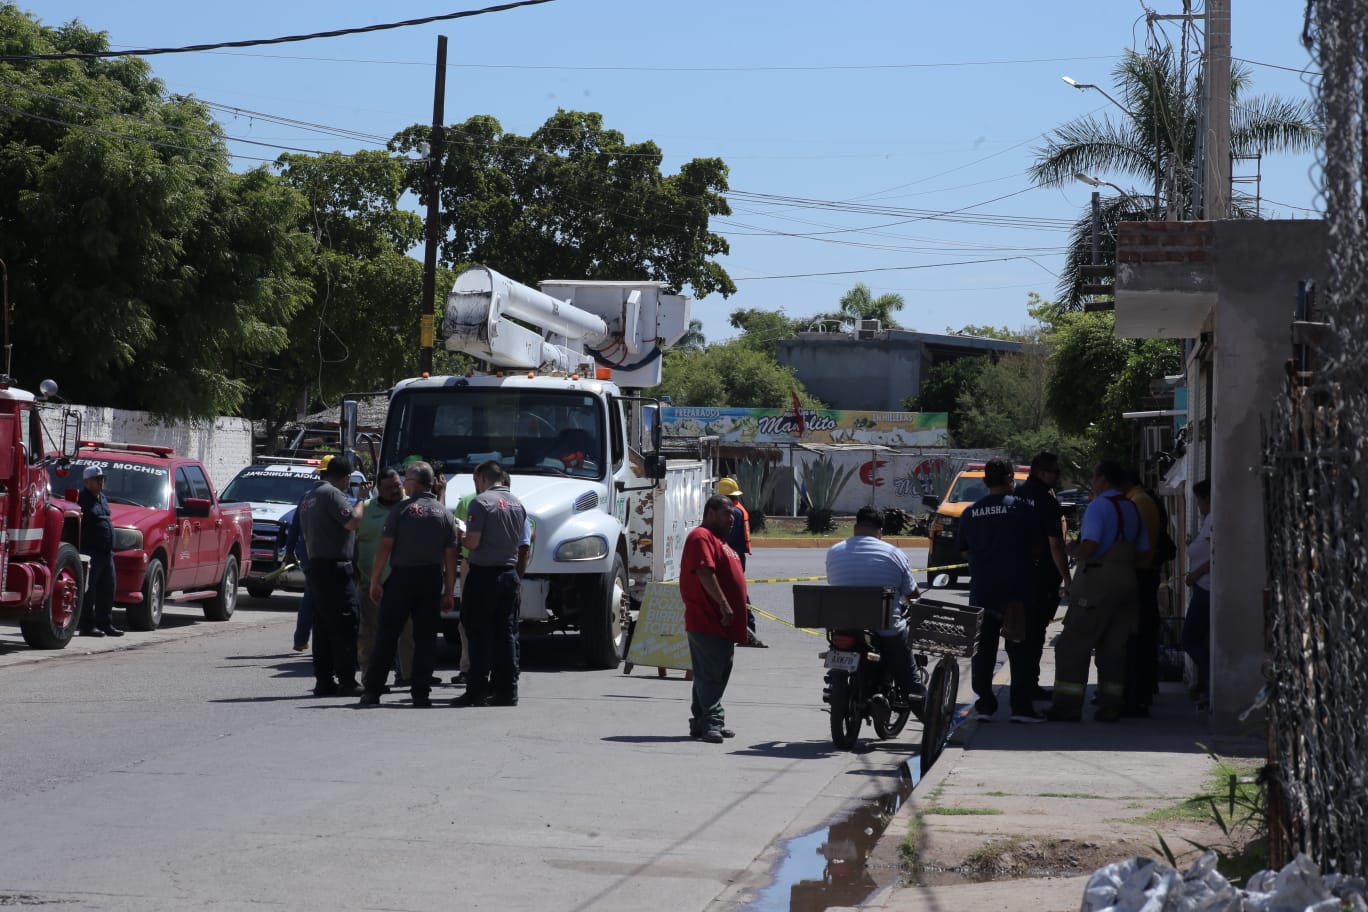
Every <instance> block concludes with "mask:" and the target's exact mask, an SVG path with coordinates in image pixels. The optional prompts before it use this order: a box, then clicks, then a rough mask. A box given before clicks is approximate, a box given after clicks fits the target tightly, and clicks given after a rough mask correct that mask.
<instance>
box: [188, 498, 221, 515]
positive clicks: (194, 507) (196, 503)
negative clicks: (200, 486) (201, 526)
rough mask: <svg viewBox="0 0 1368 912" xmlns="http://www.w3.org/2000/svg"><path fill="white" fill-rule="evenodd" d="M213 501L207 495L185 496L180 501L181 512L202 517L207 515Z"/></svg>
mask: <svg viewBox="0 0 1368 912" xmlns="http://www.w3.org/2000/svg"><path fill="white" fill-rule="evenodd" d="M213 505H214V504H213V501H211V500H209V498H207V497H187V498H185V500H184V501H183V502H182V503H181V512H182V513H183V514H185V515H186V516H196V517H204V516H208V515H209V508H210V507H212V506H213Z"/></svg>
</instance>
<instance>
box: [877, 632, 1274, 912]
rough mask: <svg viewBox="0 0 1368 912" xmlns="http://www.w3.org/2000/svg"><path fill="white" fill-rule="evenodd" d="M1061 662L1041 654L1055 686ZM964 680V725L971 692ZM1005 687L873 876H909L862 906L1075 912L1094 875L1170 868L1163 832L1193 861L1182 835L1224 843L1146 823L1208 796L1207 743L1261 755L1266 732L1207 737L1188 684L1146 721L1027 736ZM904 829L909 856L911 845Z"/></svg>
mask: <svg viewBox="0 0 1368 912" xmlns="http://www.w3.org/2000/svg"><path fill="white" fill-rule="evenodd" d="M1051 632H1052V633H1056V632H1057V629H1052V631H1051ZM1051 641H1053V637H1051ZM1053 652H1054V651H1053V649H1052V648H1051V647H1049V646H1047V647H1046V650H1045V656H1044V659H1043V663H1042V664H1043V666H1044V667H1043V668H1042V676H1041V682H1042V684H1044V685H1046V686H1048V685H1049V684H1050V683H1051V682H1052V681H1053V678H1054V654H1053ZM966 670H967V669H966ZM1094 674H1095V672H1094ZM963 680H964V683H963V684H962V686H961V689H960V695H959V699H960V702H961V704H963V705H964V708H962V709H961V713H962V714H964V715H965V716H967V714H968V708H967V707H968V706H969V705H972V702H973V700H974V695H973V692H972V690H971V689H970V687H969V684H968V681H967V676H966V677H965V678H964V679H963ZM1006 680H1007V672H1006V669H1005V667H1004V668H1003V669H1002V670H1001V671H1000V672H999V674H998V677H997V678H996V679H995V684H996V685H997V689H998V691H999V693H998V700H999V703H1000V704H1001V708H1000V709H999V710H998V713H997V716H996V717H995V719H994V720H993V721H991V722H976V721H973V720H971V719H968V718H965V721H963V722H962V723H961V725H960V726H959V728H958V730H957V731H956V733H955V734H954V735H953V736H952V738H951V742H950V745H949V746H948V747H946V749H945V753H944V754H943V755H942V756H941V758H940V759H939V760H938V761H937V762H936V764H935V766H934V767H933V768H932V770H931V771H930V773H928V775H927V776H926V778H925V779H924V780H923V781H922V782H921V783H919V784H918V785H917V787H916V789H915V790H914V792H913V793H912V797H911V799H910V800H909V801H908V802H906V803H905V804H904V805H903V807H902V808H900V809H899V811H898V813H897V815H896V816H895V818H894V819H893V821H892V822H891V823H890V824H889V826H888V828H887V830H885V832H884V835H883V838H882V839H881V840H880V842H879V844H878V846H877V847H876V848H875V850H874V852H873V853H872V854H871V857H870V859H869V867H870V868H871V869H878V868H882V869H883V870H889V869H892V868H896V867H897V866H899V865H901V866H902V868H903V870H904V872H905V873H904V876H903V878H902V879H901V881H900V882H899V883H898V884H895V885H894V886H891V887H888V888H886V889H884V890H883V891H881V892H880V893H877V894H875V895H874V896H873V897H871V899H870V900H869V901H867V902H866V903H865V904H864V905H862V906H861V908H868V909H887V910H898V912H913V910H938V912H939V910H978V909H992V910H1000V912H1014V910H1021V912H1027V910H1029V912H1049V910H1060V912H1065V910H1076V909H1078V908H1079V904H1080V902H1081V901H1082V898H1083V888H1084V884H1085V883H1086V882H1087V879H1088V877H1089V876H1091V874H1092V873H1093V871H1095V870H1096V869H1097V868H1099V867H1101V866H1102V865H1105V864H1109V863H1111V862H1114V861H1122V860H1125V859H1127V858H1131V857H1133V856H1135V855H1145V856H1149V857H1151V858H1162V857H1163V856H1162V855H1161V853H1160V851H1159V848H1158V846H1159V839H1158V836H1157V835H1156V831H1158V832H1159V833H1162V835H1163V837H1164V840H1165V841H1166V842H1167V843H1168V845H1169V847H1170V848H1171V849H1172V850H1173V851H1174V852H1176V853H1179V854H1180V857H1181V855H1182V852H1183V850H1184V849H1188V850H1189V855H1191V856H1192V857H1195V855H1196V852H1195V850H1191V846H1190V845H1189V844H1188V843H1186V842H1184V841H1183V840H1184V837H1187V838H1189V839H1192V840H1194V841H1196V842H1205V843H1208V844H1209V843H1211V842H1213V841H1216V842H1219V841H1220V839H1221V834H1220V833H1219V831H1218V830H1216V828H1215V827H1213V826H1211V825H1209V824H1201V823H1196V822H1188V821H1182V820H1177V819H1166V820H1162V821H1160V822H1150V821H1146V820H1144V819H1143V818H1145V816H1146V815H1147V814H1151V813H1152V812H1155V811H1164V810H1170V809H1173V808H1174V807H1175V806H1177V805H1179V804H1181V803H1182V802H1184V801H1187V800H1188V799H1190V798H1193V797H1195V796H1197V795H1202V794H1209V793H1210V792H1211V789H1212V788H1213V773H1214V768H1215V763H1214V761H1213V760H1212V759H1211V758H1210V756H1209V755H1208V753H1207V751H1206V750H1205V749H1204V747H1203V746H1202V745H1205V746H1206V747H1209V748H1211V749H1212V750H1213V751H1215V752H1216V753H1217V754H1219V755H1221V756H1223V757H1262V756H1263V750H1262V748H1263V744H1262V741H1261V740H1260V737H1259V736H1257V735H1256V734H1255V733H1257V732H1259V731H1261V727H1259V728H1253V729H1252V730H1251V732H1252V735H1251V737H1249V738H1246V739H1231V738H1218V737H1216V736H1214V735H1212V734H1211V733H1210V732H1209V731H1208V729H1207V726H1206V723H1205V719H1204V717H1203V716H1202V715H1200V714H1199V713H1198V712H1196V711H1195V709H1194V708H1193V705H1192V703H1191V702H1190V701H1189V699H1188V697H1187V694H1186V690H1185V689H1184V687H1183V685H1182V684H1181V683H1166V684H1164V685H1162V688H1163V692H1162V693H1161V694H1160V695H1159V696H1157V697H1156V698H1155V703H1154V706H1153V708H1152V710H1151V712H1152V716H1151V718H1148V719H1123V720H1122V721H1121V722H1120V723H1115V724H1106V723H1099V722H1094V721H1093V720H1092V718H1091V717H1092V712H1091V708H1089V709H1087V710H1085V712H1084V721H1083V722H1077V723H1058V722H1050V723H1045V724H1038V725H1020V724H1012V723H1009V722H1008V721H1007V716H1008V712H1007V694H1006V692H1005V683H1006ZM1089 692H1090V694H1091V688H1090V689H1089ZM909 831H911V832H915V833H916V834H917V835H916V837H915V839H914V840H912V841H914V842H915V845H916V851H915V853H914V855H915V857H914V858H908V857H907V852H906V849H905V846H904V843H905V842H907V841H908V835H909ZM909 869H910V871H909Z"/></svg>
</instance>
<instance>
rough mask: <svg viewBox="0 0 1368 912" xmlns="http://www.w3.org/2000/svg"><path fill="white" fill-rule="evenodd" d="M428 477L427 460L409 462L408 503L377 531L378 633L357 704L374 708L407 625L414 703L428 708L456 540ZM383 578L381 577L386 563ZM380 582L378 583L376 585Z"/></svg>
mask: <svg viewBox="0 0 1368 912" xmlns="http://www.w3.org/2000/svg"><path fill="white" fill-rule="evenodd" d="M433 478H434V474H433V471H432V466H431V465H429V464H428V463H426V462H416V463H414V464H413V465H411V466H409V467H408V470H407V471H406V472H405V473H404V493H405V494H407V495H408V497H409V499H408V500H407V501H405V502H404V503H401V504H399V505H398V506H395V507H394V508H393V509H392V510H390V514H389V518H387V519H386V520H385V525H384V527H383V528H382V529H381V532H380V544H379V546H378V547H377V548H376V551H375V559H374V560H373V561H372V563H371V566H370V567H369V568H367V569H368V571H369V578H370V581H371V582H370V592H369V593H367V595H369V597H370V600H371V601H372V602H373V603H375V604H378V605H379V606H380V629H379V632H378V633H377V634H376V637H375V647H374V649H373V650H372V651H371V655H370V664H369V666H367V668H366V679H365V684H366V689H365V693H363V694H361V705H362V706H374V705H376V704H378V703H379V702H380V693H381V690H382V688H384V686H385V679H386V678H388V677H389V671H390V666H391V665H393V664H394V653H395V650H396V649H398V646H399V636H400V634H402V633H403V632H404V625H405V624H406V623H408V622H409V621H410V620H412V621H413V669H412V674H411V675H410V678H409V679H410V680H411V681H412V682H413V684H412V689H411V691H410V692H411V693H412V694H413V705H414V706H415V707H418V708H420V709H425V708H427V707H429V706H431V705H432V700H431V698H430V697H429V696H428V691H429V689H430V687H431V684H432V656H433V650H434V648H435V647H436V643H437V628H438V626H439V623H440V620H441V613H442V611H443V610H446V611H450V610H452V609H453V608H454V607H455V601H456V599H455V596H456V557H457V553H458V552H459V550H460V539H459V537H458V536H457V534H456V520H455V518H454V517H453V516H452V515H451V511H450V510H448V509H447V508H446V507H445V506H444V505H443V504H441V503H440V502H439V501H438V500H437V497H436V496H435V495H434V494H433V493H432V482H433ZM387 562H388V564H389V570H390V572H389V577H388V578H387V579H385V577H384V572H385V564H386V563H387ZM381 579H385V581H384V583H383V584H382V583H381V582H380V581H381Z"/></svg>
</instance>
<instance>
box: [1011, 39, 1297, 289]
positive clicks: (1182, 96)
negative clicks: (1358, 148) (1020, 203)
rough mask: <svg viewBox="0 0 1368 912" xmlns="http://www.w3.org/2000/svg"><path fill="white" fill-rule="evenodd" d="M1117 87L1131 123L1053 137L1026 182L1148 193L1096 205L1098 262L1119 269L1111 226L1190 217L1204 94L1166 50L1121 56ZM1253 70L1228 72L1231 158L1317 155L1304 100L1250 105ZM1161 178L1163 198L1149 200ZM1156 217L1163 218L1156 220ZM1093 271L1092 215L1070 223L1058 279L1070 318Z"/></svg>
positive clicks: (1075, 124)
mask: <svg viewBox="0 0 1368 912" xmlns="http://www.w3.org/2000/svg"><path fill="white" fill-rule="evenodd" d="M1112 77H1113V82H1114V84H1115V86H1116V91H1117V93H1118V94H1119V95H1120V96H1121V101H1123V102H1124V106H1125V108H1126V109H1127V112H1128V113H1129V115H1130V116H1129V117H1128V118H1125V119H1122V120H1120V121H1119V122H1118V121H1117V120H1113V119H1112V117H1110V116H1104V117H1103V118H1102V119H1101V120H1099V119H1097V118H1095V117H1092V116H1087V117H1080V118H1077V119H1076V120H1071V121H1069V122H1068V123H1066V124H1064V125H1063V126H1062V127H1058V128H1056V129H1055V130H1054V131H1053V132H1052V133H1051V134H1050V137H1049V139H1048V141H1047V142H1046V144H1045V145H1044V146H1043V147H1041V148H1038V149H1036V150H1035V156H1036V160H1035V164H1033V165H1032V166H1031V168H1030V175H1031V177H1032V178H1033V179H1034V180H1035V182H1036V184H1038V185H1039V186H1042V187H1058V186H1061V185H1062V184H1065V183H1068V182H1070V181H1072V180H1073V179H1074V175H1076V174H1079V173H1083V174H1089V175H1097V174H1098V173H1102V174H1107V173H1111V174H1117V173H1119V174H1124V175H1128V176H1130V177H1133V178H1136V179H1138V180H1139V181H1140V182H1141V184H1142V185H1143V186H1145V187H1146V188H1147V189H1149V191H1150V192H1149V193H1148V194H1146V193H1145V192H1144V191H1140V192H1136V193H1128V194H1126V195H1125V196H1117V197H1104V198H1103V199H1102V205H1101V210H1102V212H1101V221H1102V231H1101V234H1102V243H1101V248H1102V249H1101V258H1102V262H1103V263H1106V264H1111V263H1114V262H1115V261H1116V223H1117V222H1118V221H1123V220H1136V219H1150V218H1153V217H1154V213H1155V212H1156V211H1159V212H1161V213H1167V218H1170V219H1179V220H1182V219H1190V218H1192V217H1193V216H1194V206H1193V204H1194V199H1193V197H1194V190H1195V187H1196V177H1197V174H1198V172H1199V169H1200V168H1201V166H1202V163H1201V161H1199V160H1198V140H1199V137H1200V130H1199V123H1200V118H1199V115H1200V99H1201V91H1200V84H1199V79H1198V77H1196V76H1194V77H1193V78H1192V79H1190V80H1189V79H1186V68H1185V67H1183V66H1180V61H1179V60H1178V59H1176V58H1175V55H1174V54H1173V52H1172V50H1171V49H1165V50H1156V51H1152V52H1151V53H1149V54H1147V55H1142V54H1137V53H1135V52H1134V51H1127V52H1126V53H1125V56H1124V57H1123V58H1122V59H1121V61H1120V62H1119V63H1118V64H1117V65H1116V69H1115V70H1113V71H1112ZM1250 82H1251V77H1250V73H1249V69H1248V68H1247V67H1244V66H1242V65H1239V64H1235V65H1233V66H1232V67H1231V72H1230V101H1231V124H1230V147H1231V151H1232V152H1233V153H1235V154H1236V155H1239V154H1247V153H1253V152H1304V151H1308V150H1310V149H1312V148H1314V147H1315V145H1316V143H1317V142H1319V140H1320V138H1321V130H1320V127H1319V125H1318V124H1317V123H1316V121H1315V118H1314V116H1313V114H1312V107H1311V104H1310V102H1308V101H1300V102H1298V101H1290V100H1287V99H1283V98H1277V97H1274V96H1258V97H1254V98H1249V99H1246V98H1244V97H1243V96H1244V95H1245V94H1246V93H1247V92H1248V91H1249V89H1250ZM1156 175H1158V177H1159V180H1158V183H1159V185H1160V186H1159V187H1158V188H1157V189H1159V191H1160V192H1159V195H1158V198H1157V199H1156V195H1155V193H1154V190H1155V189H1156V188H1155V183H1156V180H1155V176H1156ZM1251 203H1252V198H1251V197H1249V196H1248V195H1247V194H1241V193H1239V192H1235V193H1234V194H1233V196H1232V200H1231V208H1232V211H1233V212H1234V214H1235V215H1237V216H1251V215H1253V211H1252V207H1251V205H1250V204H1251ZM1161 217H1162V216H1161ZM1090 262H1092V211H1091V207H1089V209H1088V210H1087V211H1086V212H1085V213H1084V215H1083V217H1082V218H1080V219H1079V220H1078V222H1076V223H1075V224H1074V227H1073V230H1072V231H1071V232H1070V237H1069V254H1068V258H1067V261H1066V263H1065V267H1064V272H1063V273H1062V274H1061V275H1060V282H1059V293H1060V296H1061V298H1062V299H1063V300H1064V301H1065V302H1067V304H1068V305H1069V307H1070V309H1077V308H1079V307H1080V306H1081V300H1080V298H1081V296H1080V294H1079V292H1078V287H1079V282H1080V269H1079V267H1080V266H1083V265H1084V264H1087V263H1090Z"/></svg>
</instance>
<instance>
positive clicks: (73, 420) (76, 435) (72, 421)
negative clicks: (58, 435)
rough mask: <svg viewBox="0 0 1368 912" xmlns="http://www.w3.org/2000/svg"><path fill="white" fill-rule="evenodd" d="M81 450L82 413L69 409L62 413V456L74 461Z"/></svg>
mask: <svg viewBox="0 0 1368 912" xmlns="http://www.w3.org/2000/svg"><path fill="white" fill-rule="evenodd" d="M80 448H81V413H80V412H78V411H76V410H75V409H67V410H66V411H65V412H63V413H62V455H63V456H65V457H66V458H67V459H73V458H75V456H76V453H77V451H78V450H80Z"/></svg>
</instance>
